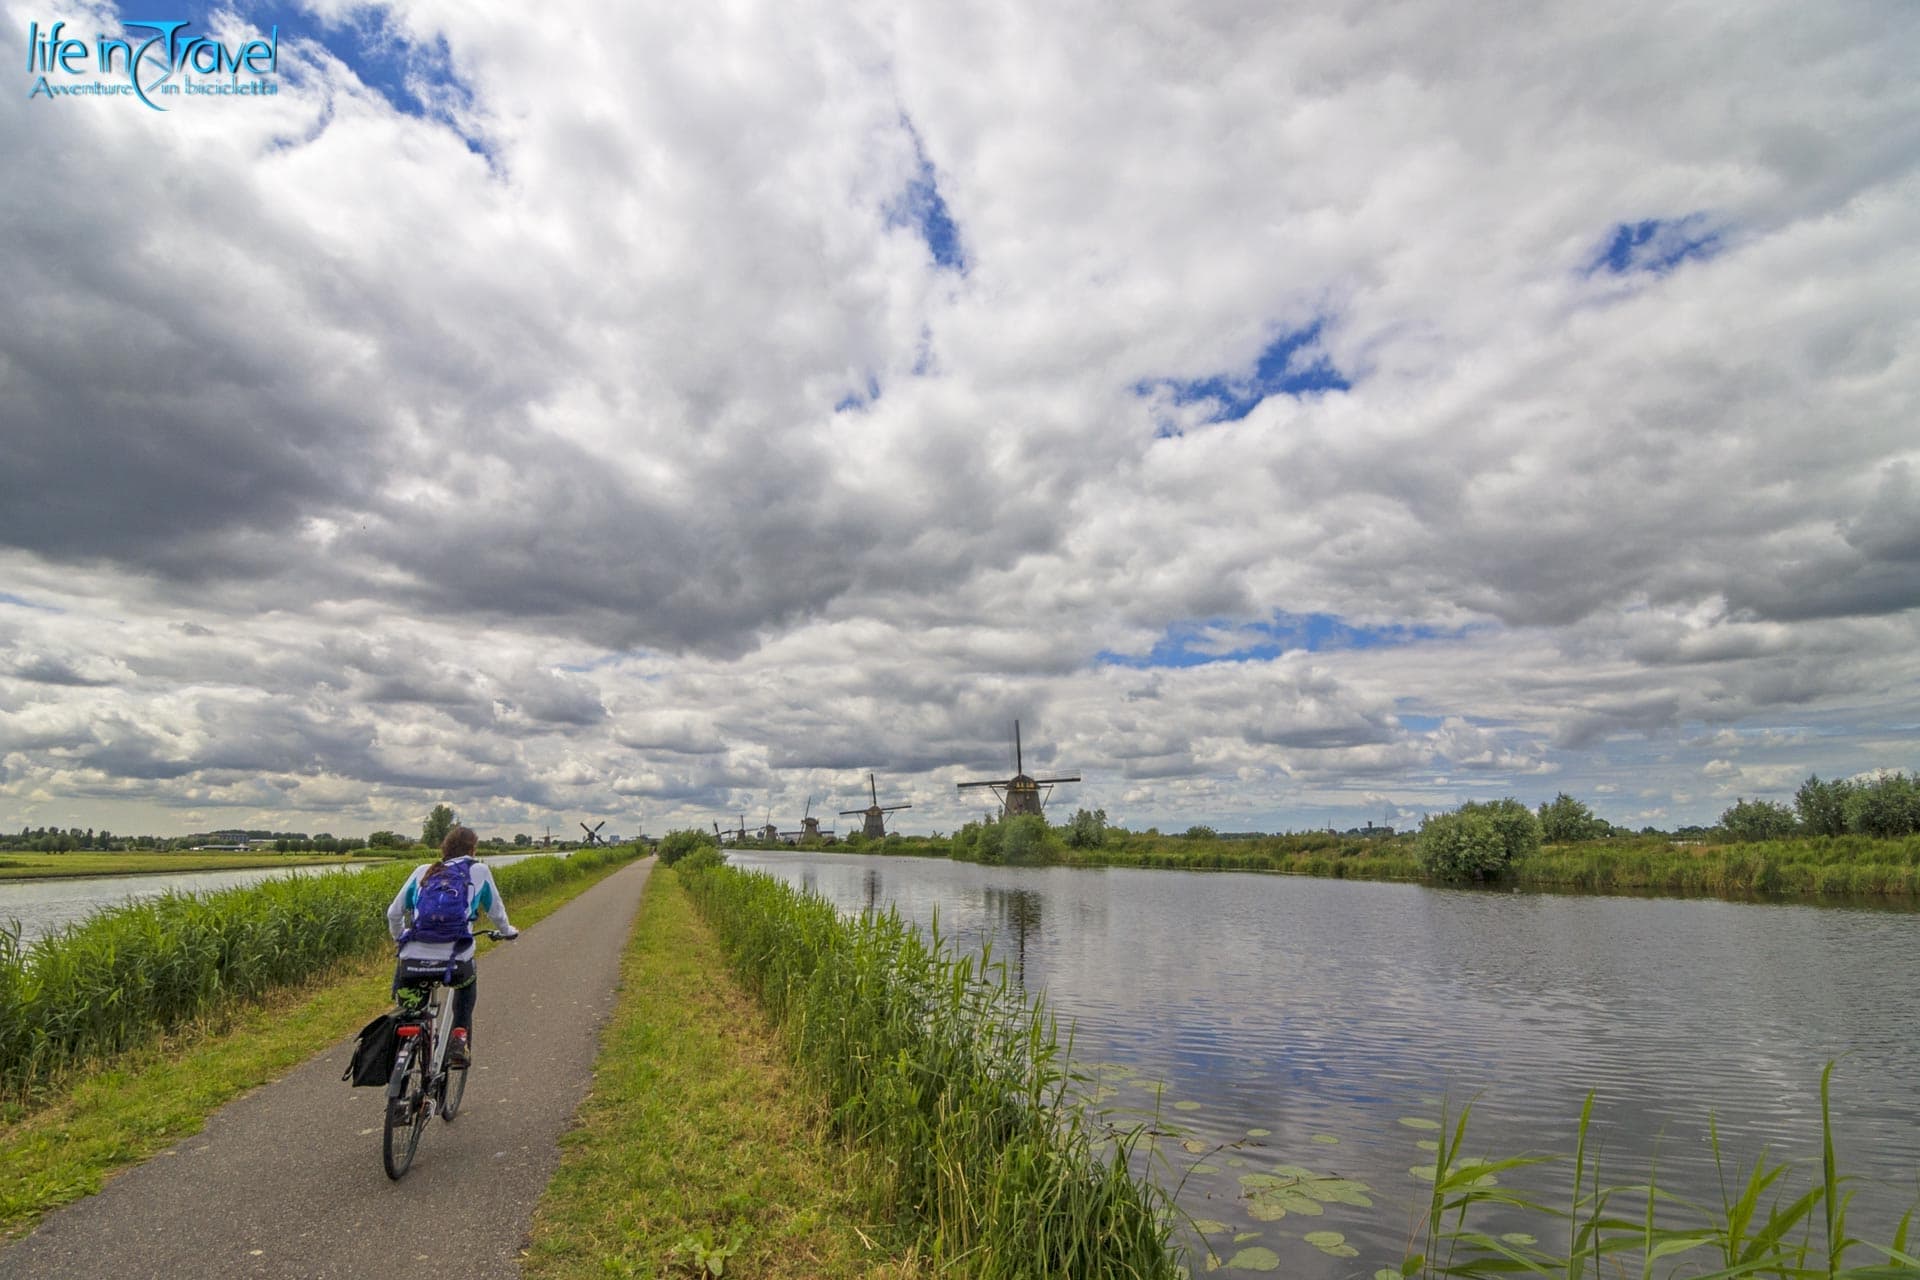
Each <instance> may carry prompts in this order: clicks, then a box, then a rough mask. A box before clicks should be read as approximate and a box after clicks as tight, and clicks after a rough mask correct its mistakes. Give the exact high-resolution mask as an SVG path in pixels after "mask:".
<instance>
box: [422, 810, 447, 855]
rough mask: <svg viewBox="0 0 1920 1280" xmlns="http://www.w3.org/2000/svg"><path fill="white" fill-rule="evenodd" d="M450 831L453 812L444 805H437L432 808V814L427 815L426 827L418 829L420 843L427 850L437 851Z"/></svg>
mask: <svg viewBox="0 0 1920 1280" xmlns="http://www.w3.org/2000/svg"><path fill="white" fill-rule="evenodd" d="M451 830H453V810H452V809H449V808H448V807H447V806H446V805H444V804H437V805H435V806H433V812H432V813H430V814H428V815H427V821H426V825H425V826H423V827H421V828H420V843H421V844H424V845H425V846H427V848H429V849H438V848H439V847H440V842H441V841H442V840H445V839H446V838H447V832H449V831H451Z"/></svg>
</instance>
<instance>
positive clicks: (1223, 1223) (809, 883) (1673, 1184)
mask: <svg viewBox="0 0 1920 1280" xmlns="http://www.w3.org/2000/svg"><path fill="white" fill-rule="evenodd" d="M730 861H731V862H732V863H733V864H734V865H736V866H739V867H742V868H745V869H750V870H761V871H765V872H767V873H769V874H771V875H773V876H775V877H777V878H779V879H781V880H783V881H785V882H787V883H789V884H792V885H795V886H796V887H800V888H804V889H808V890H812V891H815V892H817V893H819V894H821V895H822V896H824V897H826V898H827V899H828V900H830V901H832V902H833V903H835V904H836V905H838V906H839V907H840V908H842V909H843V910H846V911H848V912H854V911H859V910H863V909H867V908H872V907H878V908H881V909H885V908H887V907H889V906H892V907H897V908H898V909H899V911H900V912H901V914H902V915H903V916H904V917H906V918H907V919H909V920H911V921H914V922H916V923H918V924H921V925H925V924H928V923H930V922H932V921H933V920H934V918H935V917H936V914H937V917H938V922H939V927H940V931H941V933H942V934H943V935H945V936H947V937H949V938H951V939H953V941H954V942H955V944H956V945H958V946H961V947H965V948H968V949H975V950H977V949H978V948H979V947H980V946H982V945H983V944H990V945H991V947H992V952H993V955H994V956H995V957H996V958H998V959H1001V960H1004V961H1005V962H1006V963H1007V964H1008V966H1009V968H1010V970H1011V971H1012V972H1013V974H1014V975H1015V976H1016V977H1018V978H1019V979H1020V980H1021V981H1022V982H1023V983H1024V985H1025V986H1026V988H1027V989H1028V990H1029V991H1031V992H1035V993H1038V992H1041V991H1044V992H1045V993H1046V995H1047V997H1048V1000H1049V1003H1050V1005H1051V1007H1052V1009H1053V1010H1054V1012H1055V1013H1056V1014H1057V1015H1058V1016H1059V1017H1060V1019H1061V1022H1062V1024H1063V1038H1064V1030H1065V1026H1066V1024H1068V1023H1071V1024H1072V1028H1073V1037H1074V1039H1073V1058H1074V1060H1075V1061H1076V1062H1078V1063H1082V1064H1099V1067H1098V1070H1097V1071H1095V1072H1093V1074H1094V1075H1095V1076H1096V1077H1097V1078H1096V1079H1095V1080H1093V1081H1091V1082H1090V1084H1089V1088H1090V1089H1091V1090H1092V1091H1093V1092H1094V1094H1095V1096H1096V1097H1097V1098H1098V1100H1099V1102H1100V1104H1101V1105H1102V1106H1103V1107H1106V1108H1109V1109H1111V1113H1112V1118H1113V1120H1114V1122H1115V1123H1117V1124H1127V1123H1132V1122H1136V1121H1140V1120H1149V1121H1151V1122H1152V1123H1153V1124H1154V1125H1155V1126H1156V1128H1159V1129H1162V1130H1166V1131H1169V1136H1167V1137H1164V1138H1162V1139H1159V1140H1157V1141H1156V1142H1155V1143H1154V1144H1153V1145H1154V1151H1153V1153H1152V1154H1151V1156H1150V1157H1149V1158H1148V1159H1147V1164H1148V1165H1150V1166H1151V1168H1150V1172H1151V1174H1152V1176H1153V1177H1155V1178H1156V1180H1158V1181H1160V1182H1161V1184H1162V1185H1164V1186H1166V1187H1168V1188H1169V1189H1173V1188H1176V1187H1177V1188H1178V1200H1179V1204H1180V1206H1181V1208H1182V1209H1183V1210H1184V1212H1185V1213H1186V1214H1187V1215H1189V1216H1190V1217H1191V1218H1193V1219H1195V1220H1197V1221H1198V1222H1200V1223H1201V1224H1202V1228H1203V1231H1204V1233H1205V1238H1206V1242H1207V1244H1208V1245H1209V1246H1210V1247H1211V1248H1212V1249H1213V1250H1214V1251H1215V1252H1216V1253H1218V1254H1219V1255H1220V1256H1221V1258H1222V1259H1223V1260H1228V1261H1230V1260H1231V1259H1232V1258H1234V1257H1235V1256H1236V1255H1238V1256H1244V1257H1247V1258H1249V1259H1253V1258H1258V1257H1259V1255H1258V1254H1253V1253H1245V1254H1243V1253H1242V1251H1243V1250H1248V1249H1271V1250H1273V1252H1274V1253H1275V1254H1276V1255H1277V1257H1278V1259H1279V1264H1280V1271H1281V1273H1282V1274H1287V1275H1295V1276H1302V1275H1304V1276H1326V1277H1332V1276H1348V1275H1362V1276H1370V1275H1371V1274H1372V1273H1373V1271H1374V1269H1375V1268H1376V1267H1382V1266H1393V1265H1397V1263H1398V1262H1399V1260H1400V1258H1401V1257H1402V1256H1403V1254H1404V1250H1405V1247H1406V1245H1407V1242H1408V1239H1409V1233H1410V1229H1411V1226H1412V1224H1413V1222H1414V1220H1415V1217H1416V1215H1417V1214H1418V1213H1420V1212H1423V1211H1424V1206H1425V1200H1426V1196H1427V1195H1428V1193H1429V1190H1430V1183H1429V1182H1427V1181H1423V1180H1422V1178H1421V1177H1420V1174H1421V1172H1423V1166H1425V1167H1429V1168H1430V1166H1431V1165H1432V1163H1433V1159H1434V1157H1433V1155H1432V1152H1431V1143H1432V1141H1433V1139H1434V1138H1435V1137H1436V1136H1437V1135H1436V1133H1435V1132H1434V1124H1435V1122H1437V1121H1439V1120H1440V1118H1441V1116H1442V1113H1443V1110H1445V1111H1450V1112H1452V1113H1453V1114H1455V1115H1457V1114H1458V1110H1459V1108H1460V1107H1461V1106H1462V1104H1466V1103H1471V1104H1472V1107H1473V1111H1472V1119H1471V1125H1470V1128H1469V1132H1468V1138H1467V1142H1466V1148H1465V1150H1466V1152H1467V1153H1468V1154H1471V1155H1485V1156H1488V1157H1490V1158H1499V1157H1504V1156H1511V1155H1522V1154H1529V1153H1534V1154H1543V1153H1564V1154H1567V1155H1570V1154H1571V1153H1572V1151H1573V1149H1574V1145H1575V1141H1576V1132H1575V1131H1576V1126H1577V1123H1578V1120H1579V1115H1580V1110H1581V1105H1582V1103H1583V1101H1584V1100H1585V1098H1586V1096H1587V1094H1588V1093H1589V1092H1591V1093H1592V1094H1593V1095H1594V1111H1593V1115H1594V1119H1593V1125H1592V1130H1591V1134H1590V1137H1589V1153H1590V1156H1591V1155H1592V1153H1594V1152H1595V1151H1597V1153H1598V1158H1599V1161H1600V1170H1601V1179H1602V1181H1603V1182H1604V1183H1610V1184H1624V1183H1632V1182H1641V1181H1644V1180H1645V1178H1646V1177H1647V1175H1648V1173H1649V1172H1650V1171H1651V1170H1654V1169H1655V1167H1656V1162H1657V1175H1658V1182H1659V1185H1660V1186H1661V1187H1662V1188H1663V1189H1666V1190H1670V1191H1673V1192H1675V1193H1678V1194H1681V1195H1684V1196H1689V1197H1693V1198H1697V1199H1699V1200H1702V1201H1705V1202H1707V1203H1711V1204H1716V1205H1717V1204H1718V1203H1719V1201H1720V1197H1719V1191H1718V1187H1719V1182H1718V1180H1717V1177H1716V1175H1715V1173H1714V1168H1713V1157H1712V1152H1711V1149H1710V1147H1709V1145H1708V1124H1709V1120H1710V1119H1711V1120H1712V1121H1713V1123H1715V1124H1716V1125H1717V1127H1718V1132H1719V1137H1720V1143H1721V1150H1722V1152H1723V1154H1724V1156H1725V1158H1726V1161H1727V1167H1728V1171H1729V1172H1728V1178H1729V1181H1730V1182H1733V1183H1738V1182H1739V1181H1741V1180H1742V1179H1743V1178H1744V1175H1745V1173H1746V1172H1747V1171H1748V1170H1750V1169H1751V1168H1752V1166H1753V1163H1754V1161H1755V1160H1756V1159H1757V1158H1759V1157H1760V1156H1761V1155H1762V1153H1763V1152H1764V1153H1769V1154H1770V1155H1771V1157H1772V1158H1775V1159H1787V1160H1791V1161H1793V1162H1794V1164H1795V1174H1794V1178H1793V1182H1794V1186H1795V1192H1794V1194H1797V1192H1798V1190H1803V1189H1805V1187H1807V1186H1808V1185H1811V1183H1812V1182H1814V1181H1817V1180H1818V1178H1819V1170H1820V1141H1821V1138H1820V1133H1821V1130H1820V1096H1819V1084H1820V1073H1821V1070H1822V1068H1823V1067H1824V1066H1825V1065H1826V1064H1827V1063H1828V1062H1829V1061H1837V1063H1838V1065H1837V1067H1836V1068H1835V1070H1834V1074H1833V1117H1834V1133H1835V1140H1836V1148H1837V1153H1838V1157H1839V1164H1840V1167H1841V1170H1842V1172H1844V1173H1848V1174H1851V1175H1854V1177H1855V1178H1856V1181H1855V1183H1854V1184H1853V1185H1854V1190H1855V1191H1856V1193H1857V1194H1856V1199H1855V1201H1854V1205H1853V1209H1852V1220H1851V1226H1852V1227H1853V1228H1854V1232H1853V1233H1854V1234H1855V1235H1857V1236H1864V1237H1866V1238H1870V1239H1877V1240H1879V1241H1881V1242H1886V1241H1889V1240H1891V1238H1892V1234H1893V1227H1894V1224H1895V1222H1896V1220H1897V1219H1898V1217H1899V1215H1900V1213H1902V1212H1904V1211H1905V1210H1906V1209H1908V1208H1910V1207H1913V1205H1914V1204H1915V1203H1916V1200H1920V1124H1916V1121H1915V1117H1916V1116H1920V1036H1917V1035H1916V1032H1917V1031H1920V914H1915V913H1913V912H1911V911H1907V910H1892V909H1877V908H1869V907H1857V908H1855V907H1826V906H1810V905H1801V904H1790V905H1789V904H1770V903H1747V902H1723V901H1718V900H1698V899H1689V900H1674V899H1654V898H1627V897H1602V896H1571V895H1547V894H1532V893H1496V892H1487V891H1476V890H1446V889H1433V888H1427V887H1423V886H1413V885H1400V884H1370V883H1364V882H1357V881H1344V880H1322V879H1310V878H1305V877H1294V876H1270V875H1269V876H1262V875H1253V874H1239V873H1201V872H1179V871H1159V870H1153V871H1141V870H1130V869H1106V870H1069V869H1064V868H1007V867H980V866H974V865H970V864H965V863H953V862H947V861H942V860H929V859H916V858H889V857H867V856H861V855H851V854H840V855H835V854H813V853H758V852H751V851H739V852H735V853H733V854H731V855H730ZM1423 1144H1426V1145H1423ZM1277 1168H1285V1169H1289V1170H1292V1171H1293V1172H1290V1173H1289V1174H1287V1175H1286V1176H1287V1177H1289V1178H1291V1177H1295V1176H1299V1172H1300V1171H1306V1172H1310V1173H1312V1174H1314V1175H1318V1176H1329V1177H1334V1176H1337V1177H1339V1178H1341V1179H1346V1180H1350V1181H1354V1182H1359V1183H1361V1184H1364V1186H1365V1188H1366V1191H1365V1193H1364V1194H1363V1195H1362V1196H1361V1197H1360V1198H1362V1199H1366V1200H1369V1201H1371V1207H1363V1206H1360V1205H1357V1204H1351V1203H1341V1202H1339V1201H1338V1200H1336V1201H1335V1202H1332V1203H1324V1204H1318V1205H1317V1207H1318V1208H1320V1210H1321V1212H1320V1213H1318V1214H1314V1213H1312V1209H1313V1208H1314V1207H1316V1205H1306V1206H1301V1205H1300V1204H1299V1201H1297V1200H1295V1201H1288V1202H1286V1203H1291V1204H1293V1205H1295V1206H1296V1208H1295V1211H1294V1212H1292V1213H1290V1214H1288V1215H1287V1216H1286V1217H1284V1218H1280V1219H1274V1218H1273V1217H1272V1216H1271V1213H1272V1207H1271V1206H1272V1202H1271V1201H1269V1202H1268V1203H1267V1204H1265V1205H1263V1204H1262V1203H1261V1202H1260V1201H1259V1200H1258V1199H1256V1198H1253V1196H1254V1193H1256V1192H1258V1190H1259V1189H1260V1181H1259V1179H1258V1178H1257V1177H1256V1178H1255V1179H1254V1182H1253V1183H1252V1184H1248V1183H1246V1182H1243V1181H1242V1179H1243V1178H1245V1177H1246V1176H1248V1175H1259V1174H1262V1173H1270V1172H1271V1171H1273V1170H1275V1169H1277ZM1571 1179H1572V1173H1571V1168H1570V1165H1568V1166H1564V1167H1563V1166H1549V1167H1544V1168H1542V1169H1540V1170H1533V1171H1528V1172H1526V1173H1523V1174H1521V1175H1518V1176H1517V1177H1513V1176H1509V1177H1507V1178H1506V1180H1507V1181H1509V1182H1513V1183H1516V1184H1520V1183H1524V1184H1526V1185H1528V1186H1538V1187H1540V1188H1541V1189H1544V1190H1546V1191H1549V1192H1551V1193H1553V1194H1554V1199H1555V1203H1559V1204H1561V1205H1564V1204H1565V1203H1566V1192H1567V1187H1568V1184H1569V1183H1570V1182H1571ZM1789 1198H1791V1196H1787V1197H1782V1201H1783V1202H1784V1200H1785V1199H1789ZM1643 1208H1644V1205H1643V1204H1642V1206H1640V1208H1637V1209H1632V1210H1628V1216H1633V1214H1634V1213H1637V1212H1640V1211H1643ZM1917 1216H1920V1215H1917ZM1492 1225H1495V1226H1496V1227H1497V1229H1500V1230H1506V1229H1510V1228H1512V1229H1520V1230H1525V1229H1527V1227H1528V1226H1531V1228H1532V1229H1533V1230H1535V1231H1536V1232H1540V1233H1541V1234H1543V1235H1546V1234H1548V1233H1547V1232H1545V1231H1542V1230H1541V1228H1542V1227H1543V1226H1545V1225H1546V1224H1544V1223H1543V1222H1541V1221H1539V1220H1537V1219H1536V1220H1533V1221H1532V1222H1530V1223H1527V1224H1514V1223H1508V1224H1499V1223H1494V1224H1492ZM1561 1230H1562V1231H1564V1228H1562V1229H1561ZM1324 1232H1338V1233H1340V1242H1339V1244H1337V1245H1329V1244H1328V1237H1327V1236H1325V1235H1319V1236H1317V1237H1316V1239H1317V1241H1318V1243H1317V1244H1316V1243H1312V1242H1309V1241H1308V1240H1307V1236H1308V1234H1309V1233H1324ZM1323 1246H1324V1247H1329V1248H1334V1249H1336V1250H1337V1249H1339V1248H1341V1247H1344V1248H1346V1249H1351V1250H1353V1251H1355V1252H1354V1253H1353V1254H1352V1255H1347V1254H1342V1253H1338V1252H1336V1253H1328V1252H1325V1251H1324V1249H1323ZM1851 1258H1852V1261H1854V1262H1855V1263H1865V1262H1867V1261H1869V1260H1871V1259H1870V1258H1869V1257H1868V1256H1866V1255H1864V1254H1857V1255H1851ZM1269 1261H1270V1260H1269ZM1196 1270H1199V1268H1197V1269H1196ZM1233 1271H1234V1269H1233V1268H1231V1267H1228V1268H1226V1269H1225V1273H1226V1274H1232V1273H1233Z"/></svg>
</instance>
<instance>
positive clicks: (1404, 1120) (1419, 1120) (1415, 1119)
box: [1400, 1116, 1440, 1129]
mask: <svg viewBox="0 0 1920 1280" xmlns="http://www.w3.org/2000/svg"><path fill="white" fill-rule="evenodd" d="M1400 1123H1401V1124H1403V1125H1405V1126H1407V1128H1409V1129H1438V1128H1439V1127H1440V1122H1439V1121H1438V1120H1429V1119H1427V1118H1426V1117H1425V1116H1401V1117H1400Z"/></svg>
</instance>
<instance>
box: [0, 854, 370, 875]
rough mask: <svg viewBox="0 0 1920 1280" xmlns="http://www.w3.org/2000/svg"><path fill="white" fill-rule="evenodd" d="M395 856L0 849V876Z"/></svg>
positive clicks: (364, 861)
mask: <svg viewBox="0 0 1920 1280" xmlns="http://www.w3.org/2000/svg"><path fill="white" fill-rule="evenodd" d="M393 860H394V859H393V857H392V855H390V854H380V855H377V856H368V857H358V858H355V857H346V856H343V855H341V854H338V853H217V852H192V851H190V852H185V853H18V852H0V880H80V879H89V878H92V877H96V876H138V875H158V874H165V873H170V872H186V871H251V870H254V869H256V868H261V867H332V866H348V865H352V866H367V867H372V866H378V865H380V864H381V863H383V862H392V861H393Z"/></svg>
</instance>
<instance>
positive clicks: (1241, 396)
mask: <svg viewBox="0 0 1920 1280" xmlns="http://www.w3.org/2000/svg"><path fill="white" fill-rule="evenodd" d="M1324 323H1325V321H1324V320H1315V321H1314V322H1313V323H1312V324H1310V325H1308V326H1307V327H1306V328H1304V329H1296V330H1293V331H1292V332H1290V333H1283V334H1281V335H1280V336H1279V337H1277V338H1275V339H1274V340H1273V341H1272V342H1270V343H1268V344H1267V349H1266V350H1265V351H1262V352H1261V353H1260V358H1259V360H1258V361H1256V362H1255V364H1254V366H1253V371H1252V372H1251V373H1250V374H1245V375H1242V374H1224V373H1223V374H1215V375H1214V376H1212V377H1210V378H1196V379H1193V380H1190V381H1181V380H1179V379H1177V378H1157V379H1151V380H1149V381H1146V382H1142V383H1140V384H1139V385H1138V386H1136V387H1135V388H1134V390H1135V392H1137V393H1138V394H1140V395H1150V394H1152V393H1153V392H1154V391H1155V390H1158V389H1160V388H1165V389H1166V390H1168V391H1171V392H1172V393H1173V402H1174V403H1175V404H1180V405H1186V404H1196V403H1199V402H1202V401H1212V402H1214V403H1215V405H1216V406H1217V408H1216V410H1215V412H1214V413H1213V415H1212V416H1211V417H1209V418H1208V419H1207V421H1209V422H1238V421H1239V420H1240V419H1242V418H1244V417H1246V416H1247V415H1248V414H1249V413H1252V412H1253V410H1254V407H1255V406H1256V405H1258V404H1259V403H1260V402H1261V401H1262V400H1265V399H1266V398H1267V397H1268V396H1312V395H1321V394H1324V393H1325V392H1328V391H1347V390H1350V389H1351V388H1352V386H1353V384H1352V383H1350V382H1348V381H1347V379H1346V376H1345V375H1344V374H1342V373H1341V372H1340V371H1339V370H1338V369H1336V368H1334V366H1333V363H1332V361H1330V360H1328V359H1327V356H1326V353H1325V352H1324V351H1321V350H1319V341H1320V330H1321V327H1322V325H1323V324H1324ZM1158 434H1160V435H1162V436H1167V435H1174V434H1177V432H1175V431H1174V430H1172V429H1171V428H1169V427H1162V429H1161V430H1160V431H1159V433H1158Z"/></svg>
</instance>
